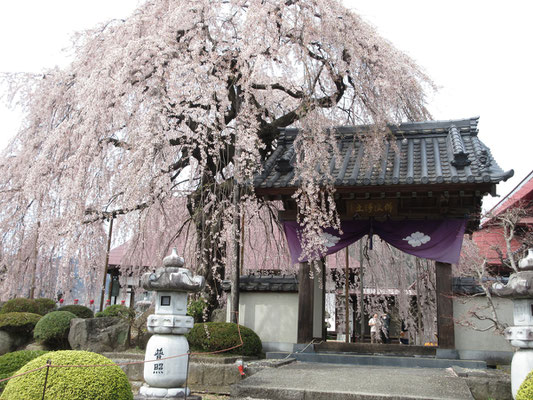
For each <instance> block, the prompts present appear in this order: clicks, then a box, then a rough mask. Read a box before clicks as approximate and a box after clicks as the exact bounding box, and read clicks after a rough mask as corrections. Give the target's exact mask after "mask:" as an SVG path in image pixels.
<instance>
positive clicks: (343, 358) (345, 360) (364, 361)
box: [266, 352, 487, 369]
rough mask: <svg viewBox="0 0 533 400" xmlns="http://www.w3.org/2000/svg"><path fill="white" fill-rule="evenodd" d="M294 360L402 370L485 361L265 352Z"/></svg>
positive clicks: (473, 364)
mask: <svg viewBox="0 0 533 400" xmlns="http://www.w3.org/2000/svg"><path fill="white" fill-rule="evenodd" d="M288 357H290V358H295V359H296V360H298V361H302V362H310V363H325V364H344V365H369V366H370V365H372V366H388V367H404V368H450V367H452V366H459V367H463V368H470V369H472V368H476V369H486V368H487V363H486V362H485V361H476V360H457V359H446V358H433V357H424V356H413V357H401V356H385V355H376V354H374V355H368V354H347V353H311V352H309V353H307V352H305V353H288V352H267V353H266V358H267V359H283V358H288Z"/></svg>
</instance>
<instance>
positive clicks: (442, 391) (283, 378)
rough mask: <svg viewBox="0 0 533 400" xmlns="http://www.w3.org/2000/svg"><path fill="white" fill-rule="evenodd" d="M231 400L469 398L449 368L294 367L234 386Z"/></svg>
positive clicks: (264, 373)
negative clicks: (245, 399) (244, 399)
mask: <svg viewBox="0 0 533 400" xmlns="http://www.w3.org/2000/svg"><path fill="white" fill-rule="evenodd" d="M231 398H232V399H239V398H242V399H243V398H250V399H276V400H326V399H327V400H359V399H365V400H382V399H383V400H384V399H387V400H390V399H394V400H403V399H426V400H452V399H453V400H463V399H465V400H466V399H468V400H471V399H473V397H472V395H471V393H470V390H469V389H468V386H467V384H466V383H465V381H464V380H463V379H462V378H459V377H457V375H456V374H455V373H454V372H453V371H452V370H451V369H449V368H448V369H438V368H394V367H375V366H346V365H335V364H319V363H304V362H295V363H292V364H288V365H285V366H282V367H279V368H266V369H263V370H262V371H260V372H258V373H257V374H255V375H253V376H250V377H248V378H246V379H244V380H243V381H242V382H241V383H239V384H237V385H234V386H233V387H232V391H231Z"/></svg>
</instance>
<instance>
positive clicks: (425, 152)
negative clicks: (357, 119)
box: [254, 118, 514, 189]
mask: <svg viewBox="0 0 533 400" xmlns="http://www.w3.org/2000/svg"><path fill="white" fill-rule="evenodd" d="M478 120H479V118H470V119H464V120H451V121H427V122H411V123H404V124H401V125H398V126H389V128H390V130H391V139H389V140H388V141H387V142H386V143H385V151H384V154H383V156H382V157H381V159H380V161H379V162H378V163H375V164H374V165H368V164H369V163H367V162H364V161H363V160H364V156H363V155H364V154H365V150H366V149H365V145H364V144H363V143H362V142H361V141H360V140H358V137H360V136H361V135H364V134H365V132H368V131H369V129H370V127H369V126H352V127H337V128H335V129H334V133H335V135H336V137H337V143H338V145H339V149H340V155H341V160H342V162H341V163H340V165H336V163H335V160H334V159H332V161H331V162H330V171H331V173H332V176H333V177H334V179H335V185H336V186H337V187H343V186H345V187H350V186H380V185H421V184H422V185H426V184H457V183H498V182H500V181H505V180H507V179H508V178H510V177H512V176H513V174H514V171H513V170H509V171H507V172H506V171H503V170H502V169H501V168H500V167H499V165H498V164H497V163H496V161H495V160H494V158H493V157H492V155H491V152H490V150H489V148H488V147H487V146H485V145H484V144H483V143H482V142H481V141H480V140H479V138H478V127H477V125H478ZM297 134H298V130H297V129H294V128H288V129H285V130H283V131H282V132H281V135H280V138H279V140H278V146H277V148H276V149H275V150H274V152H273V153H272V155H271V156H270V157H269V158H268V159H267V161H266V162H265V164H264V170H263V172H262V173H261V174H260V175H258V176H256V178H255V179H254V186H255V187H256V188H257V189H275V188H288V187H296V186H298V179H295V176H294V174H295V169H294V163H295V149H294V146H293V142H294V139H295V138H296V135H297ZM395 147H396V149H398V151H396V150H395Z"/></svg>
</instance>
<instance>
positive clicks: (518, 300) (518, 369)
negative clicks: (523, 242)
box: [491, 249, 533, 398]
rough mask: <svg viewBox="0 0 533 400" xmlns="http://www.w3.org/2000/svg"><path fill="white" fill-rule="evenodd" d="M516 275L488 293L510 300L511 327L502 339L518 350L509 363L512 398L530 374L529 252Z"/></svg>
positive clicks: (532, 262) (532, 296) (532, 303)
mask: <svg viewBox="0 0 533 400" xmlns="http://www.w3.org/2000/svg"><path fill="white" fill-rule="evenodd" d="M518 266H519V269H520V271H519V272H516V273H514V274H512V275H511V276H510V277H509V282H508V283H507V285H503V284H502V283H495V284H493V285H492V287H491V292H492V293H493V294H494V295H496V296H500V297H508V298H510V299H512V300H513V306H514V311H513V321H514V326H511V327H509V328H507V329H506V330H505V338H506V339H507V340H508V341H509V342H510V343H511V345H512V346H515V347H518V350H517V351H516V353H515V354H514V355H513V360H512V361H511V390H512V394H513V398H516V394H517V393H518V389H519V388H520V385H521V384H522V382H523V381H524V379H525V377H526V375H527V374H528V373H529V372H530V371H531V370H533V249H529V251H528V255H527V256H526V258H524V259H522V260H520V262H519V264H518Z"/></svg>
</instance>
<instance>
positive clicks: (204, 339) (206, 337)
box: [187, 322, 263, 356]
mask: <svg viewBox="0 0 533 400" xmlns="http://www.w3.org/2000/svg"><path fill="white" fill-rule="evenodd" d="M239 329H240V331H241V337H242V341H243V345H242V346H240V347H237V348H236V349H233V350H230V351H228V352H226V353H224V354H241V355H243V356H259V355H260V354H261V351H262V350H263V347H262V345H261V339H259V336H257V334H256V333H255V332H254V331H253V330H251V329H249V328H246V327H245V326H242V325H240V326H239V327H237V324H233V323H230V322H205V323H201V324H194V327H193V328H192V329H191V331H190V332H189V334H188V335H187V339H188V340H189V344H190V346H191V349H192V350H194V351H201V352H210V351H217V350H225V349H228V348H230V347H233V346H237V345H239V344H240V343H241V341H240V340H239Z"/></svg>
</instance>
